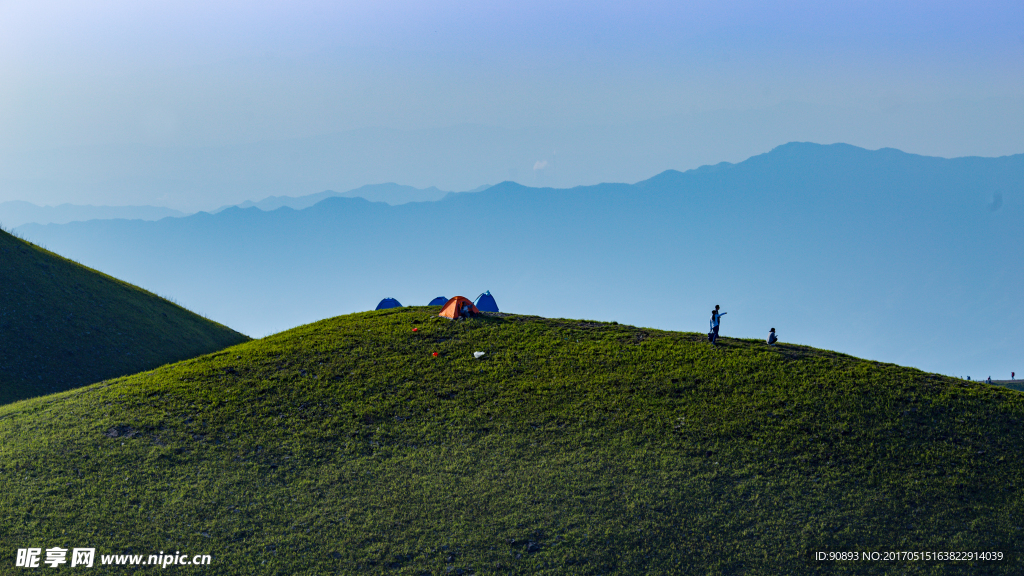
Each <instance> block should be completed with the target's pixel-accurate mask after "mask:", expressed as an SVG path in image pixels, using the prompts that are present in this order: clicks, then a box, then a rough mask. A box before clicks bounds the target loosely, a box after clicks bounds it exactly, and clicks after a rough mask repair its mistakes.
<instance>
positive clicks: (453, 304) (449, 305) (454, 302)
mask: <svg viewBox="0 0 1024 576" xmlns="http://www.w3.org/2000/svg"><path fill="white" fill-rule="evenodd" d="M463 304H469V311H470V313H472V314H479V313H480V311H479V310H477V308H476V306H474V305H473V301H472V300H470V299H469V298H466V297H465V296H456V297H455V298H452V299H451V300H449V301H447V302H445V303H444V307H443V308H441V313H440V314H438V316H444V317H445V318H451V319H452V320H455V319H456V318H462V316H463V314H462V305H463Z"/></svg>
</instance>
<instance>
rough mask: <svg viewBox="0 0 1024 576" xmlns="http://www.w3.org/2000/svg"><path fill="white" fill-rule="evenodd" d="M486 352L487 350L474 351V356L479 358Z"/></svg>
mask: <svg viewBox="0 0 1024 576" xmlns="http://www.w3.org/2000/svg"><path fill="white" fill-rule="evenodd" d="M484 354H486V352H473V358H479V357H481V356H483V355H484Z"/></svg>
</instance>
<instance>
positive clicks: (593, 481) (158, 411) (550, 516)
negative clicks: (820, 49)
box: [0, 307, 1024, 575]
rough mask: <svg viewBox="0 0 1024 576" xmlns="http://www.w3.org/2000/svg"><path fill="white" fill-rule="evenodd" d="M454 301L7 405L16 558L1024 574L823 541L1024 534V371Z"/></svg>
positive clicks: (921, 545)
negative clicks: (958, 368) (1008, 379)
mask: <svg viewBox="0 0 1024 576" xmlns="http://www.w3.org/2000/svg"><path fill="white" fill-rule="evenodd" d="M436 313H437V310H436V308H425V307H424V308H402V309H395V310H386V311H380V312H368V313H362V314H354V315H350V316H345V317H339V318H334V319H330V320H325V321H322V322H318V323H315V324H310V325H307V326H302V327H299V328H296V329H294V330H290V331H288V332H285V333H282V334H278V335H275V336H271V337H268V338H265V339H262V340H259V341H254V342H250V343H246V344H242V345H239V346H235V347H233V348H230V349H227V350H225V351H222V352H219V353H216V354H212V355H208V356H203V357H201V358H198V359H195V360H189V361H185V362H181V363H178V364H174V365H170V366H165V367H162V368H159V369H157V370H154V371H152V372H148V373H144V374H138V375H135V376H131V377H127V378H122V379H119V380H115V381H109V382H106V383H102V384H98V385H94V386H90V387H87V388H84V389H80V390H75V391H71V392H66V393H61V394H57V395H53V396H49V397H44V398H39V399H33V400H28V401H23V402H18V403H15V404H11V405H8V406H4V407H0V467H2V469H0V486H3V487H4V489H3V490H0V534H4V535H5V537H4V538H3V542H4V544H5V545H6V547H7V548H8V551H5V552H3V554H6V555H12V554H13V549H15V548H19V547H28V546H41V547H52V546H63V547H67V548H70V547H74V546H95V547H97V548H98V549H100V550H102V551H106V552H120V551H128V550H132V551H137V553H141V554H149V553H156V552H157V551H159V550H180V551H182V552H187V553H189V554H192V553H210V554H213V555H214V566H213V568H214V569H215V570H213V571H212V572H211V573H217V574H335V573H338V574H347V573H364V572H367V573H394V574H417V575H419V574H427V573H429V574H448V573H452V574H456V573H459V571H462V572H461V573H463V574H471V573H472V574H504V573H516V574H545V573H546V574H606V573H617V574H677V573H693V574H794V573H808V572H814V571H821V572H823V573H824V572H829V573H831V572H833V571H850V572H861V573H878V574H882V573H894V572H895V573H901V574H907V573H910V574H915V573H922V574H923V573H933V572H942V571H944V570H946V569H947V568H948V569H949V570H950V571H952V572H958V571H963V570H967V569H971V570H975V571H979V570H980V571H981V573H994V574H997V573H1006V574H1011V573H1015V572H1016V571H1017V570H1018V567H1017V564H1016V563H1013V564H1010V563H1002V564H991V565H987V566H985V567H983V568H981V567H979V566H978V565H977V564H975V565H966V564H963V563H961V564H958V565H948V566H947V567H946V568H944V567H943V566H946V565H944V564H937V563H922V562H918V563H899V564H892V563H889V564H880V563H875V564H870V563H867V564H865V563H858V564H848V565H844V566H837V565H834V564H828V565H820V564H815V563H814V562H812V561H810V560H809V552H811V551H814V550H854V549H856V550H922V551H924V550H932V551H945V550H975V551H982V550H1001V551H1004V552H1007V553H1008V554H1010V555H1015V554H1016V551H1017V550H1018V548H1019V547H1020V545H1019V544H1018V541H1019V539H1020V537H1021V522H1022V520H1021V518H1022V515H1024V503H1022V500H1021V497H1020V492H1019V487H1020V486H1021V483H1022V469H1021V465H1020V463H1019V461H1018V456H1019V454H1020V453H1021V448H1022V434H1021V424H1022V422H1024V402H1022V395H1021V394H1020V393H1018V392H1014V391H1010V390H1006V389H1001V388H997V387H994V386H987V385H985V384H980V383H967V382H963V381H960V380H955V379H951V378H947V377H943V376H937V375H932V374H926V373H923V372H920V371H917V370H913V369H907V368H901V367H898V366H894V365H888V364H878V363H875V362H867V361H863V360H859V359H856V358H852V357H849V356H844V355H841V354H837V353H833V352H827V351H822V350H815V349H811V348H806V347H801V346H793V345H781V346H778V347H774V348H769V347H767V346H765V345H763V344H762V343H760V342H754V341H746V340H734V339H729V338H723V339H722V340H720V343H721V345H720V346H719V347H717V348H715V347H712V346H711V345H710V344H708V343H707V342H706V341H705V340H706V338H705V337H704V336H703V335H699V334H688V333H672V332H661V331H655V330H647V329H638V328H634V327H630V326H620V325H613V324H604V323H595V322H586V321H575V320H551V319H541V318H536V317H521V316H485V317H482V318H478V319H475V320H472V321H457V322H451V321H448V320H444V319H440V318H437V317H436V316H435V314H436ZM413 328H417V331H416V332H413V330H412V329H413ZM474 351H483V352H486V355H485V356H484V357H483V358H481V359H479V360H476V359H474V358H473V352H474ZM434 352H437V353H438V356H437V357H434V356H433V355H432V354H433V353H434ZM7 558H8V557H6V556H5V557H0V562H4V563H6V564H0V565H6V566H13V560H12V561H10V562H8V559H7ZM0 571H2V570H0Z"/></svg>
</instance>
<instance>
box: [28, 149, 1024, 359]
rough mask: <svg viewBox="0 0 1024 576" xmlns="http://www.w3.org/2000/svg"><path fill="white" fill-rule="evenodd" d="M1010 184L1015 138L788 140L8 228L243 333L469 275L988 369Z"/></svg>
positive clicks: (447, 285)
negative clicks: (921, 151) (1010, 146)
mask: <svg viewBox="0 0 1024 576" xmlns="http://www.w3.org/2000/svg"><path fill="white" fill-rule="evenodd" d="M1022 191H1024V155H1015V156H1006V157H1000V158H955V159H943V158H933V157H924V156H916V155H912V154H906V153H903V152H900V151H898V150H894V149H881V150H876V151H869V150H864V149H861V148H856V147H853V146H849V145H843V144H836V145H827V146H823V145H817V144H807V143H792V144H787V145H784V146H780V147H778V148H775V149H774V150H772V151H771V152H769V153H766V154H762V155H759V156H754V157H752V158H750V159H748V160H746V161H743V162H740V163H737V164H727V163H723V164H718V165H714V166H705V167H702V168H699V169H696V170H690V171H687V172H677V171H672V170H670V171H667V172H663V173H661V174H659V175H657V176H655V177H653V178H651V179H649V180H646V181H643V182H639V183H637V184H633V185H628V184H600V185H596V186H586V187H577V188H572V189H552V188H528V187H524V186H521V185H518V184H515V183H511V182H505V183H502V184H499V185H496V186H493V187H490V188H488V189H487V190H485V191H482V192H479V193H476V194H454V195H450V196H446V197H444V198H443V199H441V200H438V201H435V202H416V203H408V204H403V205H399V206H389V205H387V204H383V203H372V202H368V201H366V200H363V199H357V198H342V197H329V198H326V199H324V200H322V201H320V202H319V203H317V204H315V205H313V206H311V207H308V208H305V209H302V210H293V209H288V208H283V209H279V210H275V211H272V212H264V211H261V210H257V209H253V208H246V209H243V208H229V209H226V210H223V211H221V212H220V213H218V214H206V213H200V214H196V215H193V216H189V217H185V218H174V219H164V220H160V221H157V222H142V221H125V220H108V221H92V222H81V223H71V224H66V225H45V226H41V225H25V226H21V227H19V228H18V229H17V231H18V232H19V233H20V234H23V235H24V236H25V237H27V238H28V239H30V240H32V241H35V242H40V243H42V244H44V245H46V246H47V247H49V248H50V249H53V250H56V251H57V252H60V253H62V254H65V255H67V256H69V257H72V258H75V259H77V260H79V261H81V262H83V263H85V264H87V265H90V266H93V267H96V268H98V269H101V270H103V271H105V272H107V273H110V274H112V275H115V276H118V277H122V278H125V279H126V280H128V281H131V282H133V283H135V284H138V285H141V286H144V287H146V288H148V289H150V290H153V291H156V292H159V293H163V294H174V295H175V298H178V299H180V300H181V302H183V303H184V304H185V305H186V306H189V307H190V308H192V309H194V310H198V311H200V312H202V313H205V314H208V315H209V316H211V317H213V318H216V319H217V320H218V321H220V322H223V323H225V324H228V325H232V326H235V327H237V328H238V329H240V330H242V331H244V332H247V333H250V334H253V335H262V334H267V333H271V332H276V331H279V330H283V329H285V328H288V327H291V326H295V325H297V324H301V323H305V322H311V321H314V320H317V319H320V318H324V317H328V316H333V315H337V314H341V313H345V312H351V311H357V310H369V309H372V308H373V307H374V305H375V304H376V303H377V302H378V301H379V300H380V299H381V298H383V297H385V296H394V297H396V298H398V300H399V301H401V302H402V303H403V304H425V303H426V302H427V301H429V300H430V299H431V298H433V297H435V296H438V295H445V296H448V297H451V296H455V295H459V294H461V295H465V296H470V297H473V296H475V295H476V294H478V293H480V292H482V291H484V290H490V291H491V292H492V294H494V296H495V298H496V299H497V301H498V304H499V306H501V307H502V309H503V310H510V311H514V312H519V313H529V314H539V315H544V316H558V317H576V318H588V317H589V318H595V319H601V320H618V321H620V322H626V323H630V324H635V325H641V326H651V327H657V328H670V329H678V330H702V329H705V328H706V324H707V316H708V315H709V312H708V311H709V309H710V308H711V307H712V306H713V305H715V304H721V305H722V307H723V309H724V310H726V311H727V312H729V314H728V315H727V316H726V317H725V319H724V322H723V330H722V333H723V334H725V335H729V336H746V337H757V338H763V337H764V335H765V334H767V332H768V328H770V327H775V328H776V329H777V331H778V333H779V335H780V337H781V338H782V339H783V340H785V341H790V342H799V343H804V344H810V345H814V346H817V347H821V348H828V349H835V350H843V351H844V352H847V353H851V354H855V355H858V356H861V357H868V358H874V359H879V360H885V361H891V362H896V363H900V364H904V365H911V366H917V367H920V368H925V369H928V370H931V371H936V372H943V373H946V374H953V375H963V376H966V375H971V376H973V377H974V378H979V377H980V378H983V377H986V376H989V375H990V374H991V375H992V376H993V377H994V378H1000V377H1007V376H1008V375H1009V372H1010V371H1011V370H1016V371H1017V372H1018V373H1020V372H1024V369H1022V368H1021V367H1020V366H1015V365H1014V363H1015V362H1016V361H1017V360H1018V358H1019V343H1020V342H1021V341H1024V304H1022V301H1021V299H1020V298H1019V296H1018V295H1017V290H1018V287H1019V286H1020V285H1024V252H1022V251H1021V249H1020V247H1021V246H1024V226H1021V225H1020V222H1021V221H1024V204H1022V198H1021V196H1022ZM1002 372H1005V373H1006V374H1005V375H1003V374H1002Z"/></svg>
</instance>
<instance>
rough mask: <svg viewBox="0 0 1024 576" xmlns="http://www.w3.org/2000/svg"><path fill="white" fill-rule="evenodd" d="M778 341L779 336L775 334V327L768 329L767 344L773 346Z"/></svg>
mask: <svg viewBox="0 0 1024 576" xmlns="http://www.w3.org/2000/svg"><path fill="white" fill-rule="evenodd" d="M778 341H779V337H778V336H776V335H775V328H772V329H771V330H769V331H768V345H769V346H775V343H776V342H778Z"/></svg>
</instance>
